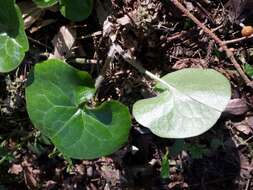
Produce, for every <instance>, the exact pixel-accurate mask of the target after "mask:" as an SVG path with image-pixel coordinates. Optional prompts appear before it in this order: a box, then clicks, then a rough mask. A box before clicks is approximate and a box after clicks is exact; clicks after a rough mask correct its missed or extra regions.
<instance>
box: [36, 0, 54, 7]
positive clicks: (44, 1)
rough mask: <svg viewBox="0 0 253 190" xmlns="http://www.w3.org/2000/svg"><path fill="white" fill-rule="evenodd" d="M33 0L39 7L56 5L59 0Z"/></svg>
mask: <svg viewBox="0 0 253 190" xmlns="http://www.w3.org/2000/svg"><path fill="white" fill-rule="evenodd" d="M33 2H34V3H35V4H36V5H37V6H38V7H41V8H44V7H50V6H53V5H55V4H56V3H57V2H58V0H33Z"/></svg>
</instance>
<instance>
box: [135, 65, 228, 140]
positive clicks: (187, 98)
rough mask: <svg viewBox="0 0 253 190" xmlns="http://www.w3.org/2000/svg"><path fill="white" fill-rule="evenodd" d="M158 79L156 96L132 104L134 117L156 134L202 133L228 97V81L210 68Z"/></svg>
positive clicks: (186, 71)
mask: <svg viewBox="0 0 253 190" xmlns="http://www.w3.org/2000/svg"><path fill="white" fill-rule="evenodd" d="M162 81H163V82H162V83H161V82H160V83H158V84H157V85H156V89H157V91H159V93H160V94H159V95H158V96H157V97H154V98H149V99H145V100H140V101H138V102H136V103H135V104H134V106H133V115H134V117H135V119H136V120H137V121H138V122H139V123H140V124H141V125H143V126H145V127H148V128H149V129H150V130H151V131H152V132H153V133H154V134H156V135H157V136H160V137H165V138H186V137H193V136H197V135H200V134H202V133H204V132H205V131H207V130H208V129H210V128H211V127H212V126H213V125H214V124H215V123H216V121H217V120H218V118H219V117H220V115H221V113H222V111H223V110H224V109H225V107H226V105H227V103H228V101H229V99H230V96H231V89H230V84H229V81H228V80H227V79H226V78H225V77H224V76H223V75H221V74H220V73H218V72H217V71H215V70H212V69H206V70H203V69H183V70H180V71H176V72H173V73H169V74H167V75H165V76H164V77H163V78H162Z"/></svg>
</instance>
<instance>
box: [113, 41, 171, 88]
mask: <svg viewBox="0 0 253 190" xmlns="http://www.w3.org/2000/svg"><path fill="white" fill-rule="evenodd" d="M113 46H114V47H113V48H114V49H115V51H116V52H118V53H119V54H120V55H121V56H122V57H123V59H124V60H125V61H126V62H128V63H129V64H131V65H132V66H133V67H134V68H136V69H137V70H138V71H139V72H140V73H142V74H145V75H147V76H149V77H150V78H152V79H153V80H155V81H157V82H160V83H161V84H163V85H165V86H167V87H168V88H169V89H171V90H174V89H175V87H173V86H172V85H170V84H168V83H166V82H165V81H164V80H162V79H161V78H160V77H158V76H156V75H155V74H153V73H151V72H150V71H148V70H146V69H145V68H143V67H142V66H141V64H140V63H139V62H138V61H137V60H136V59H134V58H132V57H131V56H130V55H129V54H128V53H125V52H124V50H123V49H122V48H121V46H120V45H118V44H113Z"/></svg>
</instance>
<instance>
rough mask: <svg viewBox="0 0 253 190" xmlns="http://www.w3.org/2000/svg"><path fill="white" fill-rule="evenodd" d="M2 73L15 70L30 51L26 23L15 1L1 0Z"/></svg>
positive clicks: (0, 68)
mask: <svg viewBox="0 0 253 190" xmlns="http://www.w3.org/2000/svg"><path fill="white" fill-rule="evenodd" d="M0 7H2V8H1V9H0V72H3V73H4V72H9V71H12V70H14V69H15V68H16V67H18V65H19V64H20V63H21V61H22V60H23V58H24V56H25V52H26V51H27V50H28V49H29V45H28V40H27V37H26V34H25V31H24V22H23V19H22V16H21V13H20V10H19V8H18V6H17V5H16V4H15V1H14V0H7V1H6V0H0Z"/></svg>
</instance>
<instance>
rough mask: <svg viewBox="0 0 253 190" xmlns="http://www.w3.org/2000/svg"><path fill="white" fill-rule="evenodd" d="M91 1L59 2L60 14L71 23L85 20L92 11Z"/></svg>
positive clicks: (66, 0) (63, 0) (71, 0)
mask: <svg viewBox="0 0 253 190" xmlns="http://www.w3.org/2000/svg"><path fill="white" fill-rule="evenodd" d="M92 6H93V0H60V7H61V13H62V15H63V16H65V17H66V18H68V19H70V20H72V21H82V20H84V19H86V18H87V17H88V16H89V15H90V14H91V11H92Z"/></svg>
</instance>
